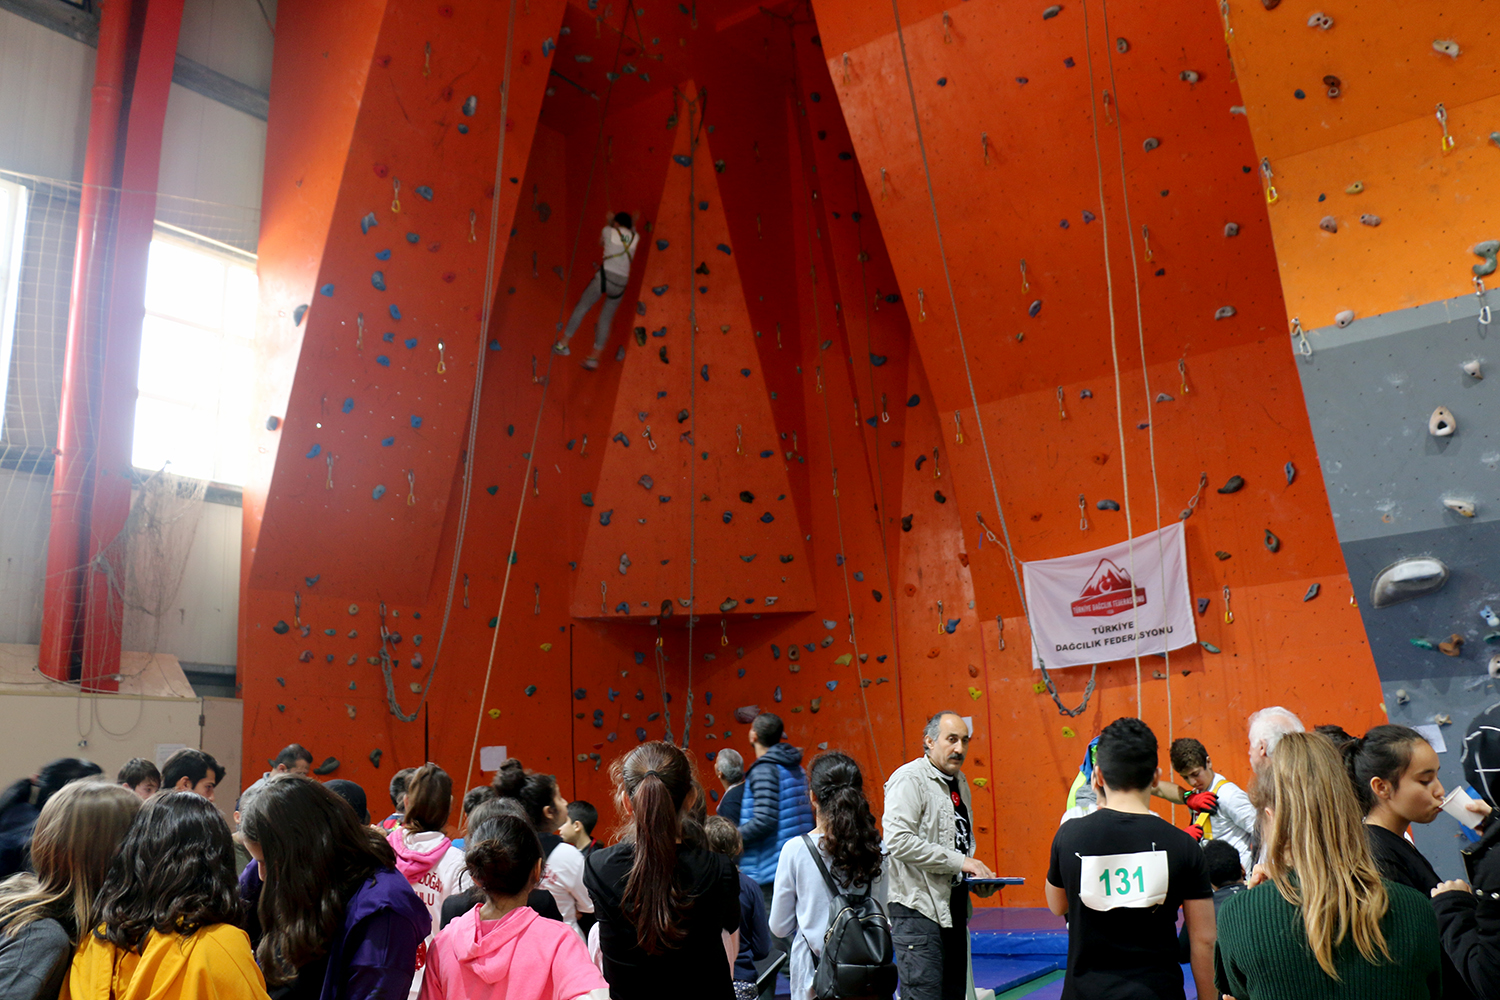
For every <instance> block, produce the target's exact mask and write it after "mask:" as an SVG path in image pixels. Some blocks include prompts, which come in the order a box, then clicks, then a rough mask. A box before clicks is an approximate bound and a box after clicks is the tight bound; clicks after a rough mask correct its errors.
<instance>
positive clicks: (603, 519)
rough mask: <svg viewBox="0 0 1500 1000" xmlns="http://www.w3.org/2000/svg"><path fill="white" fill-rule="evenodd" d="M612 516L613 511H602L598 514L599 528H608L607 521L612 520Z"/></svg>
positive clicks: (613, 514)
mask: <svg viewBox="0 0 1500 1000" xmlns="http://www.w3.org/2000/svg"><path fill="white" fill-rule="evenodd" d="M614 516H615V512H614V511H613V510H606V511H602V512H601V513H600V514H599V524H600V526H601V527H608V526H609V519H610V518H612V517H614Z"/></svg>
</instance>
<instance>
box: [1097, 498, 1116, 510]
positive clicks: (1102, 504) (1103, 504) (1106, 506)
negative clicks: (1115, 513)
mask: <svg viewBox="0 0 1500 1000" xmlns="http://www.w3.org/2000/svg"><path fill="white" fill-rule="evenodd" d="M1094 506H1095V507H1098V508H1099V509H1100V510H1119V509H1120V505H1119V504H1118V503H1116V502H1115V501H1113V500H1108V499H1105V500H1100V501H1099V502H1098V503H1096V504H1094Z"/></svg>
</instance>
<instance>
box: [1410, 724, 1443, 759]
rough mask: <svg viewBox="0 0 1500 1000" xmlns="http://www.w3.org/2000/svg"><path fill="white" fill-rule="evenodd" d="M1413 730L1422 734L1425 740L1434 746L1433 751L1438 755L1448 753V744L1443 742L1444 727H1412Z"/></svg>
mask: <svg viewBox="0 0 1500 1000" xmlns="http://www.w3.org/2000/svg"><path fill="white" fill-rule="evenodd" d="M1412 728H1413V729H1415V730H1416V731H1417V732H1419V733H1421V734H1422V738H1423V739H1424V740H1426V741H1427V742H1428V743H1431V744H1432V749H1434V750H1436V751H1437V752H1438V753H1447V752H1448V744H1447V743H1446V742H1445V741H1444V740H1443V727H1442V726H1431V725H1429V726H1412Z"/></svg>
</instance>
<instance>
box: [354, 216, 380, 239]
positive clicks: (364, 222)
mask: <svg viewBox="0 0 1500 1000" xmlns="http://www.w3.org/2000/svg"><path fill="white" fill-rule="evenodd" d="M378 225H380V220H379V219H376V218H375V213H374V212H366V213H365V216H364V218H362V219H360V220H359V231H360V233H361V234H362V235H364V236H368V235H370V230H372V229H374V228H375V227H376V226H378Z"/></svg>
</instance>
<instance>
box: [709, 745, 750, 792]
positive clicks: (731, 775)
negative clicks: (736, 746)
mask: <svg viewBox="0 0 1500 1000" xmlns="http://www.w3.org/2000/svg"><path fill="white" fill-rule="evenodd" d="M714 773H715V774H717V775H718V776H719V780H720V781H722V782H724V784H726V785H737V784H739V783H740V782H741V781H744V780H745V758H743V757H741V756H740V752H739V751H738V750H731V749H730V748H729V747H725V748H724V749H723V750H720V751H719V752H718V753H716V754H714Z"/></svg>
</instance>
